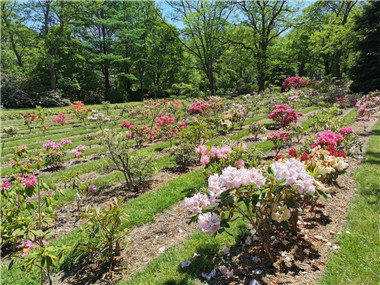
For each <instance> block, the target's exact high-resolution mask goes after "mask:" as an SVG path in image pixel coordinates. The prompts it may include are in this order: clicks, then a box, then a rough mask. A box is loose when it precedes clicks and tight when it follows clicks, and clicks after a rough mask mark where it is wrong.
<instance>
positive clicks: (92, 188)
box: [88, 184, 96, 191]
mask: <svg viewBox="0 0 380 285" xmlns="http://www.w3.org/2000/svg"><path fill="white" fill-rule="evenodd" d="M88 190H89V191H96V185H94V184H92V185H90V187H89V188H88Z"/></svg>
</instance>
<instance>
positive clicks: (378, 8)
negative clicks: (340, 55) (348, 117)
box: [351, 2, 380, 94]
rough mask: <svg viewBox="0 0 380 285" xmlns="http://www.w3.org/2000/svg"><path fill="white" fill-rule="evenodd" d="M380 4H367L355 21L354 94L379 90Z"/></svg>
mask: <svg viewBox="0 0 380 285" xmlns="http://www.w3.org/2000/svg"><path fill="white" fill-rule="evenodd" d="M379 19H380V2H370V3H368V4H367V5H366V6H365V8H364V11H363V13H362V15H361V16H360V17H357V18H356V20H355V32H356V35H357V36H358V38H359V40H358V41H357V43H356V45H355V49H356V51H357V52H358V57H357V59H356V63H355V64H354V66H353V68H352V73H351V77H352V79H353V81H354V82H353V83H352V85H351V90H352V91H354V92H361V93H365V94H366V93H368V92H369V91H375V90H380V21H379Z"/></svg>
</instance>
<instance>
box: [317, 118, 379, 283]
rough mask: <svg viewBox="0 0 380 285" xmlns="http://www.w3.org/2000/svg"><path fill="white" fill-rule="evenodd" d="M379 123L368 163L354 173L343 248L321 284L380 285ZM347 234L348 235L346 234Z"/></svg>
mask: <svg viewBox="0 0 380 285" xmlns="http://www.w3.org/2000/svg"><path fill="white" fill-rule="evenodd" d="M379 177H380V120H378V121H377V123H376V125H375V126H374V128H373V130H372V135H371V138H370V140H369V143H368V149H367V151H366V160H365V161H364V162H363V163H362V164H361V165H360V167H359V169H358V170H357V172H356V174H355V180H356V188H357V195H356V197H355V199H354V202H353V206H352V208H351V210H350V212H349V215H348V221H347V225H346V230H344V231H343V233H342V234H340V235H339V236H338V242H339V245H340V249H339V250H338V252H337V253H333V254H332V256H331V260H330V261H329V263H327V272H326V275H325V276H324V277H323V279H322V280H321V281H320V284H323V285H325V284H334V285H335V284H380V274H379V273H380V179H379ZM347 231H348V232H347Z"/></svg>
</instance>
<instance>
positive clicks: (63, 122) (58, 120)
mask: <svg viewBox="0 0 380 285" xmlns="http://www.w3.org/2000/svg"><path fill="white" fill-rule="evenodd" d="M66 117H67V114H65V113H64V112H60V113H59V115H58V117H51V120H52V122H53V123H56V124H60V125H61V126H64V125H66V124H67V123H70V122H71V121H70V120H68V121H66Z"/></svg>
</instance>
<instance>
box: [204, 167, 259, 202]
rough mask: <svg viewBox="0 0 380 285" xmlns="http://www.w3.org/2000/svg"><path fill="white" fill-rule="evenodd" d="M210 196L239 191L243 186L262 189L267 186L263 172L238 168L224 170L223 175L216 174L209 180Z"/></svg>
mask: <svg viewBox="0 0 380 285" xmlns="http://www.w3.org/2000/svg"><path fill="white" fill-rule="evenodd" d="M208 183H209V189H210V194H211V195H212V194H218V195H219V194H220V193H221V192H224V191H226V190H230V189H237V188H240V187H241V186H242V185H252V184H255V185H256V186H258V187H260V186H262V185H264V184H265V177H264V176H263V174H262V173H261V171H259V170H257V169H255V168H250V169H246V168H240V169H238V168H236V167H232V166H228V167H226V168H225V169H223V170H222V174H221V175H218V174H214V175H212V176H210V177H209V179H208Z"/></svg>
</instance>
